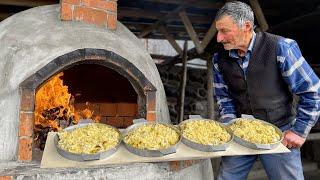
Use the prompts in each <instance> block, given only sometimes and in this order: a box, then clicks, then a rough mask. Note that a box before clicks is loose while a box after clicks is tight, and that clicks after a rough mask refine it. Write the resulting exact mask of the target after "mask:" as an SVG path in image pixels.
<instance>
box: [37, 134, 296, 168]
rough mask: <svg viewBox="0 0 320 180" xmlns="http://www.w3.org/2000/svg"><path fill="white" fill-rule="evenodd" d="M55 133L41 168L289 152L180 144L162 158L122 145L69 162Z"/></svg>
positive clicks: (49, 135)
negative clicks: (59, 148) (55, 140)
mask: <svg viewBox="0 0 320 180" xmlns="http://www.w3.org/2000/svg"><path fill="white" fill-rule="evenodd" d="M55 134H56V133H54V132H50V133H49V134H48V138H47V141H46V146H45V149H44V152H43V156H42V161H41V165H40V167H41V168H59V167H87V166H95V165H116V164H128V163H137V162H163V161H179V160H191V159H207V158H215V157H221V156H236V155H253V154H272V153H287V152H290V150H289V149H287V148H286V147H285V146H284V145H282V144H280V145H279V146H278V147H276V148H275V149H272V150H254V149H249V148H246V147H244V146H241V145H239V144H237V143H235V142H232V143H231V144H230V146H229V147H228V149H227V150H226V151H219V152H202V151H198V150H195V149H192V148H189V147H187V146H186V145H184V144H183V143H181V144H180V145H179V147H178V149H177V152H176V153H174V154H170V155H166V156H163V157H141V156H138V155H135V154H132V153H131V152H129V151H128V150H127V149H126V148H125V147H124V146H123V144H121V146H120V148H119V149H118V151H117V152H116V153H114V154H113V155H111V156H110V157H108V158H106V159H102V160H95V161H86V162H77V161H71V160H68V159H66V158H64V157H62V156H61V155H60V154H58V152H57V150H56V147H55V146H54V143H53V138H54V135H55Z"/></svg>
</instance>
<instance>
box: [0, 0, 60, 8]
mask: <svg viewBox="0 0 320 180" xmlns="http://www.w3.org/2000/svg"><path fill="white" fill-rule="evenodd" d="M58 3H59V0H0V5H12V6H26V7H35V6H43V5H48V4H58Z"/></svg>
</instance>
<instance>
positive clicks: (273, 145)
mask: <svg viewBox="0 0 320 180" xmlns="http://www.w3.org/2000/svg"><path fill="white" fill-rule="evenodd" d="M239 119H246V120H249V121H260V122H262V123H264V124H267V125H270V126H272V127H274V128H275V130H276V132H277V133H278V134H279V135H280V140H279V141H277V142H275V143H271V144H258V143H252V142H250V141H247V140H244V139H242V138H241V137H239V136H237V135H235V134H233V133H232V134H233V136H234V141H235V142H237V143H238V144H240V145H242V146H245V147H248V148H251V149H266V150H268V149H274V148H276V147H277V146H278V145H279V144H280V143H281V141H282V140H283V133H282V131H281V130H280V129H279V128H278V127H277V126H275V125H273V124H270V123H268V122H266V121H263V120H259V119H247V118H236V119H233V120H232V121H231V122H230V123H229V124H228V126H229V127H230V126H231V125H232V124H233V123H235V122H236V121H237V120H239ZM230 131H231V130H230ZM231 132H232V131H231Z"/></svg>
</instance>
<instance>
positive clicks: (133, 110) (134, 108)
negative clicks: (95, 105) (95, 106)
mask: <svg viewBox="0 0 320 180" xmlns="http://www.w3.org/2000/svg"><path fill="white" fill-rule="evenodd" d="M137 114H138V105H137V104H136V103H118V104H117V115H118V116H136V115H137Z"/></svg>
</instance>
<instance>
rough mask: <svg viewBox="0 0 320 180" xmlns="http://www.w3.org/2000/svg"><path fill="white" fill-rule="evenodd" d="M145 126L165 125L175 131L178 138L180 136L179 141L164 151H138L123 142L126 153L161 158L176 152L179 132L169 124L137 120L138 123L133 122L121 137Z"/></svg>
mask: <svg viewBox="0 0 320 180" xmlns="http://www.w3.org/2000/svg"><path fill="white" fill-rule="evenodd" d="M146 124H162V125H165V126H167V127H170V128H172V129H173V130H175V131H176V132H177V133H178V134H179V136H180V137H179V141H178V142H177V143H176V144H175V145H172V146H170V147H168V148H166V149H160V150H148V149H138V148H135V147H133V146H131V145H129V144H127V143H126V142H125V141H123V143H124V145H125V147H126V148H127V149H128V151H130V152H131V153H133V154H136V155H139V156H144V157H161V156H165V155H168V154H172V153H175V152H176V151H177V148H178V145H179V143H180V141H181V132H180V130H179V129H178V128H176V127H174V126H173V125H170V124H165V123H159V122H147V121H146V120H141V119H139V121H134V124H133V125H131V126H129V127H128V128H127V129H125V130H124V131H123V137H125V136H127V135H128V134H129V133H130V132H132V131H134V130H135V129H136V128H138V127H140V126H143V125H146Z"/></svg>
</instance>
